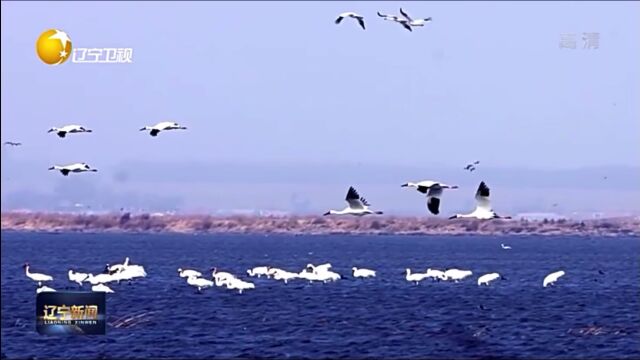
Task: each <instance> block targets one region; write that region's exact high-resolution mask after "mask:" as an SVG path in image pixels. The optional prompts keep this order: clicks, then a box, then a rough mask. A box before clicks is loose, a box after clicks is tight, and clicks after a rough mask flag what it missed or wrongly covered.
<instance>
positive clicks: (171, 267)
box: [2, 232, 640, 358]
mask: <svg viewBox="0 0 640 360" xmlns="http://www.w3.org/2000/svg"><path fill="white" fill-rule="evenodd" d="M500 243H507V244H509V245H511V246H512V247H513V249H512V250H502V249H501V247H500ZM126 256H129V257H130V258H131V262H132V263H134V264H141V265H144V266H145V268H146V270H147V273H148V274H149V275H148V277H147V278H144V279H140V280H138V281H135V282H134V283H133V284H131V285H129V284H125V283H122V284H113V285H111V284H110V285H109V286H111V287H112V289H114V291H115V293H114V294H107V314H108V317H109V319H110V320H114V319H116V318H119V317H122V316H126V315H133V314H139V313H141V312H148V313H149V314H152V315H150V316H148V317H147V318H146V321H145V322H141V323H139V324H138V325H134V326H131V327H129V328H115V327H112V326H108V327H107V335H105V336H77V337H56V336H41V335H39V334H38V333H36V331H35V319H34V311H35V310H34V309H35V298H36V293H35V289H36V285H35V284H34V283H33V282H32V281H31V280H29V279H28V278H26V276H25V274H24V270H23V268H22V267H21V265H22V264H23V263H24V262H25V261H28V262H29V263H30V264H31V266H32V269H31V271H33V272H44V273H47V274H50V275H52V276H53V277H54V281H53V282H52V283H51V284H49V286H51V287H53V288H56V289H64V288H65V287H68V286H70V285H71V284H70V283H69V282H68V280H67V275H66V273H67V270H68V269H69V268H74V269H78V270H84V271H89V272H94V273H98V272H101V271H102V270H103V268H104V266H105V264H106V263H111V264H114V263H121V262H122V261H123V260H124V258H125V257H126ZM325 262H330V263H331V264H332V265H333V270H335V271H337V272H339V273H340V274H343V275H347V276H348V278H347V279H342V280H339V281H337V282H334V283H327V284H322V283H313V284H309V283H307V282H304V281H302V280H297V281H294V282H292V283H289V284H287V285H285V284H284V283H282V282H276V281H274V280H269V279H264V278H262V279H255V280H252V281H253V282H254V283H255V284H256V289H254V290H249V291H247V292H245V293H243V294H238V293H237V292H234V291H231V290H226V289H223V288H214V289H207V290H206V291H204V293H203V294H197V293H196V292H195V291H194V289H193V288H191V287H190V286H188V285H187V284H186V281H185V280H184V279H181V278H179V277H178V275H177V268H178V267H187V268H196V269H200V270H201V271H203V273H204V272H206V273H207V274H209V271H208V270H209V269H210V268H211V267H213V266H217V267H218V268H220V269H221V270H224V271H230V272H232V273H235V274H238V275H240V276H241V277H243V278H247V276H246V272H245V271H246V269H248V268H250V267H253V266H259V265H271V266H277V267H281V268H284V269H287V270H290V271H296V272H297V271H299V270H301V269H302V268H303V267H304V266H305V265H306V264H307V263H314V264H320V263H325ZM352 266H360V267H367V268H372V269H375V270H377V272H378V277H377V278H375V279H370V280H355V279H351V278H350V274H351V270H350V269H351V267H352ZM407 267H410V268H412V269H413V270H414V271H424V270H425V269H426V268H427V267H431V268H440V269H443V268H447V267H458V268H463V269H470V270H472V271H473V273H474V274H473V277H472V278H469V279H465V280H464V281H462V282H460V283H450V282H446V283H445V282H439V283H436V282H430V281H425V282H423V283H421V284H420V285H417V286H416V285H413V284H410V283H408V282H407V281H406V280H405V279H404V269H405V268H407ZM560 269H562V270H564V271H566V273H567V274H566V275H565V276H564V277H562V278H561V279H560V280H559V281H558V283H557V285H556V286H555V287H551V288H543V287H542V279H543V278H544V277H545V276H546V275H547V274H548V273H550V272H552V271H556V270H560ZM599 270H600V271H601V272H599ZM487 272H499V273H501V274H502V275H503V276H504V277H505V278H506V280H502V281H496V282H494V283H492V285H491V286H489V287H482V288H480V287H478V286H477V284H476V280H477V277H478V276H479V275H481V274H483V273H487ZM589 329H590V330H589ZM2 356H3V357H7V358H14V357H22V358H24V357H46V358H52V357H60V358H63V357H64V358H72V357H81V358H95V357H127V358H132V357H138V358H142V357H182V358H188V357H194V358H195V357H199V358H202V357H221V358H229V357H278V358H283V357H295V358H326V357H331V358H335V357H348V358H354V357H361V358H362V357H385V358H391V357H397V358H425V357H429V358H452V357H455V358H478V357H487V356H492V357H498V358H515V357H520V358H532V357H535V358H553V357H558V358H576V357H583V358H584V357H590V358H594V357H599V358H614V357H615V358H620V357H628V358H631V357H634V358H638V357H640V239H639V238H637V237H636V238H586V237H585V238H580V237H473V236H465V237H453V236H446V237H445V236H250V235H246V236H242V235H193V236H192V235H112V234H97V235H95V234H91V235H90V234H28V233H10V232H3V233H2Z"/></svg>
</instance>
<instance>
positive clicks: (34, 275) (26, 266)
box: [22, 263, 53, 282]
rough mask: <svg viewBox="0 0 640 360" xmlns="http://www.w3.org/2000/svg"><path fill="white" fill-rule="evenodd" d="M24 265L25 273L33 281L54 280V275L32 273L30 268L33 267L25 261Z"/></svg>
mask: <svg viewBox="0 0 640 360" xmlns="http://www.w3.org/2000/svg"><path fill="white" fill-rule="evenodd" d="M22 267H23V268H24V273H25V275H27V277H28V278H29V279H31V280H33V281H37V282H45V281H53V277H52V276H51V275H47V274H40V273H32V272H31V271H29V268H30V267H31V265H29V263H25V264H24V265H22Z"/></svg>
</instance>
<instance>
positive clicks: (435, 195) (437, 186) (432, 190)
mask: <svg viewBox="0 0 640 360" xmlns="http://www.w3.org/2000/svg"><path fill="white" fill-rule="evenodd" d="M400 186H401V187H408V186H410V187H415V188H416V190H418V191H419V192H421V193H423V194H426V195H427V209H429V211H430V212H431V213H432V214H434V215H438V214H439V213H440V197H441V196H442V191H443V189H457V188H458V185H447V184H444V183H440V182H437V181H431V180H424V181H420V182H417V183H413V182H408V183H405V184H402V185H400Z"/></svg>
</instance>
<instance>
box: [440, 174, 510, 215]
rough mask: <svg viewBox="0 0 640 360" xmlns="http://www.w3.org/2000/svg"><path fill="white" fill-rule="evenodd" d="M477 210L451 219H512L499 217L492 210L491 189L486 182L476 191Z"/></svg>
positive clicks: (481, 183)
mask: <svg viewBox="0 0 640 360" xmlns="http://www.w3.org/2000/svg"><path fill="white" fill-rule="evenodd" d="M476 204H477V205H476V209H475V210H474V211H473V212H471V213H469V214H455V215H453V216H451V217H450V218H449V219H456V218H476V219H480V220H487V219H511V216H499V215H498V214H496V212H495V211H493V209H492V208H491V202H490V201H489V187H488V186H487V184H485V183H484V181H482V182H480V186H478V190H477V191H476Z"/></svg>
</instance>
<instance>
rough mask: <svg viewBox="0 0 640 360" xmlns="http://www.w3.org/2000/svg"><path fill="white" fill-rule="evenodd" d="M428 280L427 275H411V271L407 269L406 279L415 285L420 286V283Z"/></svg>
mask: <svg viewBox="0 0 640 360" xmlns="http://www.w3.org/2000/svg"><path fill="white" fill-rule="evenodd" d="M426 278H427V274H425V273H411V269H409V268H407V269H406V276H405V279H407V281H410V282H413V283H414V284H416V285H418V283H419V282H420V281H422V280H424V279H426Z"/></svg>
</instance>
